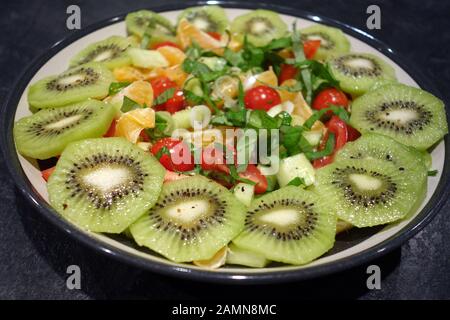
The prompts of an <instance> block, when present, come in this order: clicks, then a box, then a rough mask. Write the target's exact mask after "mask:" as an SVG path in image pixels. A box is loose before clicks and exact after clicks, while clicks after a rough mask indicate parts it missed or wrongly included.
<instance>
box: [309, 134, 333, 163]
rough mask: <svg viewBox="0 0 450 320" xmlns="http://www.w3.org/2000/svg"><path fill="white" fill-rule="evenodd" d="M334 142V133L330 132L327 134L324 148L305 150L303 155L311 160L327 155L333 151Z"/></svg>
mask: <svg viewBox="0 0 450 320" xmlns="http://www.w3.org/2000/svg"><path fill="white" fill-rule="evenodd" d="M334 143H335V139H334V134H333V133H330V134H329V136H328V140H327V143H326V144H325V148H324V149H323V150H321V151H311V152H305V156H306V157H307V158H308V159H309V160H311V161H312V160H316V159H319V158H323V157H326V156H329V155H330V154H332V153H333V150H334Z"/></svg>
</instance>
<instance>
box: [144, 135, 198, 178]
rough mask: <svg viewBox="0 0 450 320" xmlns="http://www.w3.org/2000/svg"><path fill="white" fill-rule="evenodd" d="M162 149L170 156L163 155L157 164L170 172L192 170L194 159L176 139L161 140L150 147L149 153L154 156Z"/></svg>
mask: <svg viewBox="0 0 450 320" xmlns="http://www.w3.org/2000/svg"><path fill="white" fill-rule="evenodd" d="M164 147H165V148H166V149H167V151H168V152H169V153H170V155H169V154H166V153H163V154H162V155H161V157H160V158H159V162H160V163H161V164H162V165H163V166H164V168H166V169H167V170H170V171H190V170H193V169H194V167H195V164H194V157H193V156H192V154H191V151H190V150H189V146H188V145H187V144H186V143H184V142H183V141H181V140H178V139H173V138H162V139H160V140H158V141H156V143H155V144H154V145H153V146H152V149H151V152H152V154H153V155H155V156H156V155H157V154H158V153H159V151H160V150H161V149H163V148H164Z"/></svg>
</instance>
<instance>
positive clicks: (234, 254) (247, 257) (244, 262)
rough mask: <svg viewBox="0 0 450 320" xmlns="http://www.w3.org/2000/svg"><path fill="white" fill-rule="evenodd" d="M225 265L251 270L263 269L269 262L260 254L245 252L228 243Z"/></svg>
mask: <svg viewBox="0 0 450 320" xmlns="http://www.w3.org/2000/svg"><path fill="white" fill-rule="evenodd" d="M226 263H227V264H235V265H240V266H247V267H252V268H264V267H265V266H266V265H267V264H268V263H269V260H267V259H266V257H265V256H264V255H262V254H260V253H255V252H252V251H249V250H245V249H242V248H239V247H238V246H236V245H235V244H233V243H230V245H229V246H228V252H227V258H226Z"/></svg>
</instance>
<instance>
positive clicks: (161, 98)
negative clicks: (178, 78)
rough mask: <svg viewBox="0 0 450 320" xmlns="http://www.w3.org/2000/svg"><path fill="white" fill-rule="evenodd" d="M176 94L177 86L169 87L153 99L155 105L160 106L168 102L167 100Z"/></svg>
mask: <svg viewBox="0 0 450 320" xmlns="http://www.w3.org/2000/svg"><path fill="white" fill-rule="evenodd" d="M174 94H175V88H169V89H167V90H166V91H164V92H163V93H161V94H160V95H159V96H158V97H157V98H156V99H155V100H153V105H154V106H158V105H160V104H163V103H166V102H167V100H169V99H171V98H173V95H174Z"/></svg>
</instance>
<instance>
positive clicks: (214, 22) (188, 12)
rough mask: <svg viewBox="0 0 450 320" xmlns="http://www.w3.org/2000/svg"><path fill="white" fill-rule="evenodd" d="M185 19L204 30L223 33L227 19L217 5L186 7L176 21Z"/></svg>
mask: <svg viewBox="0 0 450 320" xmlns="http://www.w3.org/2000/svg"><path fill="white" fill-rule="evenodd" d="M183 18H185V19H187V20H188V21H189V22H190V23H192V24H193V25H195V26H196V27H197V28H198V29H200V30H202V31H205V32H217V33H220V34H222V33H224V32H225V29H226V28H227V27H228V24H229V21H228V18H227V15H226V13H225V10H223V8H221V7H219V6H203V7H192V8H187V9H185V10H184V11H183V12H181V13H180V15H179V16H178V21H180V20H181V19H183Z"/></svg>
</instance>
